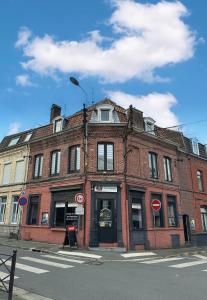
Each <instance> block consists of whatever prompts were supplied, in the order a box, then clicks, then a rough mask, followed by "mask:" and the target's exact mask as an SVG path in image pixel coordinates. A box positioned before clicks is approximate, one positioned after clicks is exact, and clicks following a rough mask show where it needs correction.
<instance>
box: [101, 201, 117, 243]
mask: <svg viewBox="0 0 207 300" xmlns="http://www.w3.org/2000/svg"><path fill="white" fill-rule="evenodd" d="M97 201H98V203H97V204H98V207H97V208H98V210H97V213H98V215H97V219H98V237H99V242H100V243H115V242H116V220H115V212H114V211H115V207H114V203H115V200H114V199H98V200H97Z"/></svg>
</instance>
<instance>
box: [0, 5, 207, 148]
mask: <svg viewBox="0 0 207 300" xmlns="http://www.w3.org/2000/svg"><path fill="white" fill-rule="evenodd" d="M206 14H207V1H206V0H199V1H195V0H183V1H157V0H148V1H145V0H142V1H141V0H140V1H138V0H134V1H133V0H99V1H97V0H88V1H83V0H82V1H80V0H76V1H68V0H58V1H56V0H53V1H51V0H44V1H36V0H30V1H28V0H7V1H1V3H0V53H1V55H0V66H1V67H0V108H1V109H0V139H2V138H3V136H5V135H8V134H11V133H15V132H17V131H23V130H26V129H29V128H34V127H37V126H40V125H44V124H46V123H48V121H49V110H50V105H51V104H52V103H57V104H59V105H61V106H62V108H63V113H64V114H66V115H70V114H72V113H74V112H76V111H77V110H80V109H81V108H82V104H83V101H85V98H84V95H83V93H82V92H81V90H80V89H78V88H77V87H75V86H72V85H71V84H70V82H69V80H68V78H69V76H75V77H76V78H78V79H79V81H80V83H81V85H82V86H83V87H84V88H85V90H86V91H87V94H88V101H89V102H92V101H98V100H100V99H102V98H103V97H106V96H107V97H110V98H111V99H112V100H114V101H115V102H117V103H118V104H120V105H122V106H124V107H128V106H129V105H130V104H133V106H135V107H136V108H138V109H140V110H142V111H144V113H145V116H151V117H153V118H154V119H155V120H156V122H157V124H158V125H160V126H163V127H168V126H174V125H177V124H186V125H185V127H184V128H183V130H184V132H185V134H186V135H187V136H188V137H195V136H196V137H197V138H198V139H199V140H200V141H201V142H202V143H207V131H206V130H205V128H206V126H207V115H206V110H207V102H206V97H207V84H206V78H207V44H206V40H207V24H206V22H207V15H206Z"/></svg>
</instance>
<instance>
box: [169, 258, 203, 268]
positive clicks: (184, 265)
mask: <svg viewBox="0 0 207 300" xmlns="http://www.w3.org/2000/svg"><path fill="white" fill-rule="evenodd" d="M202 264H207V260H197V261H192V262H187V263H183V264H177V265H172V266H169V267H171V268H177V269H183V268H187V267H192V266H198V265H202Z"/></svg>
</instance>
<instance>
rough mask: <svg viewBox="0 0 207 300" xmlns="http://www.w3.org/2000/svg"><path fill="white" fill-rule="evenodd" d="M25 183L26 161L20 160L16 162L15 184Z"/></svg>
mask: <svg viewBox="0 0 207 300" xmlns="http://www.w3.org/2000/svg"><path fill="white" fill-rule="evenodd" d="M23 181H24V160H19V161H17V162H16V170H15V179H14V182H15V183H16V182H23Z"/></svg>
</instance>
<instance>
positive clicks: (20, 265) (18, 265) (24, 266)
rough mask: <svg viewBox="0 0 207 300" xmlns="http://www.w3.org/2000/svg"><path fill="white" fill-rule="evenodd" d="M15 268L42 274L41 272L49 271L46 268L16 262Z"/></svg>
mask: <svg viewBox="0 0 207 300" xmlns="http://www.w3.org/2000/svg"><path fill="white" fill-rule="evenodd" d="M6 264H7V265H11V264H9V263H6ZM16 268H17V269H20V270H24V271H27V272H31V273H35V274H43V273H48V272H49V271H48V270H44V269H40V268H35V267H31V266H28V265H24V264H20V263H16Z"/></svg>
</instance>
